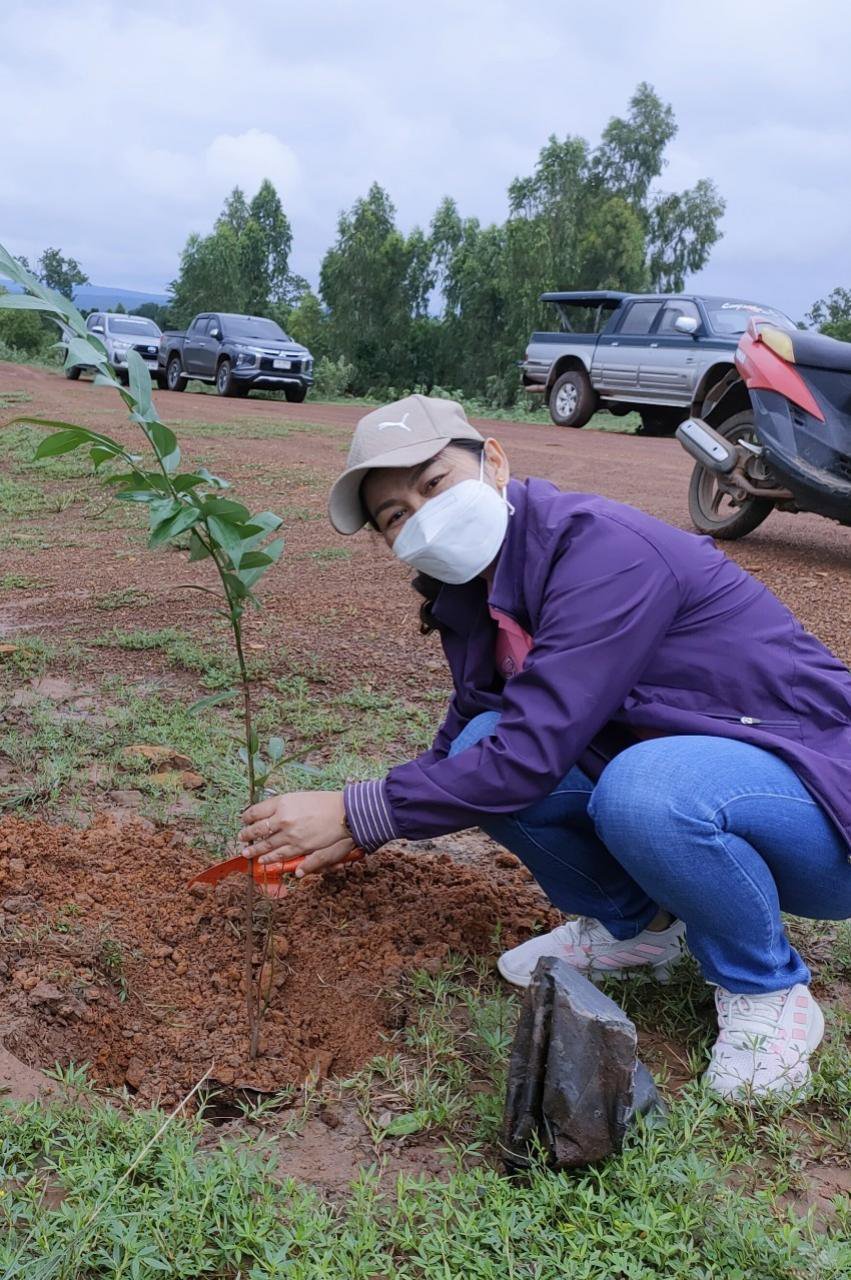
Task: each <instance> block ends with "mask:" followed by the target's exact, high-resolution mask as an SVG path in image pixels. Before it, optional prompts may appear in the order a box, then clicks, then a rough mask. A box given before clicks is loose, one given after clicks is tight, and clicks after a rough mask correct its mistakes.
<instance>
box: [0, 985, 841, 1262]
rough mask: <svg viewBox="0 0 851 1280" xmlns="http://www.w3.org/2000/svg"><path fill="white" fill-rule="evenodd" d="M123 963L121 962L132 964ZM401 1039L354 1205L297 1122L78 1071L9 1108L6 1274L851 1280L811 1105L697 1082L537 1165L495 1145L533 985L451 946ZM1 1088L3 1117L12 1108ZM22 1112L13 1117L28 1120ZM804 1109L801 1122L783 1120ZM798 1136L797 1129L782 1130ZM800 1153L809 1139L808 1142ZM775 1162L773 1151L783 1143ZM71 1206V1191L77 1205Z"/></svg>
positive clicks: (373, 1108)
mask: <svg viewBox="0 0 851 1280" xmlns="http://www.w3.org/2000/svg"><path fill="white" fill-rule="evenodd" d="M111 963H113V964H114V963H115V962H114V961H112V962H111ZM401 994H402V996H403V997H404V998H405V999H406V1001H407V1002H409V1004H410V1003H411V1002H412V1016H411V1019H410V1021H409V1026H408V1027H407V1028H406V1030H405V1032H404V1033H403V1035H402V1037H401V1040H400V1043H399V1045H398V1047H397V1051H396V1052H394V1053H390V1054H388V1056H387V1057H385V1058H381V1059H378V1060H376V1061H375V1062H373V1063H372V1064H370V1066H369V1067H368V1068H367V1069H365V1070H364V1071H363V1072H361V1073H359V1074H358V1076H356V1077H354V1078H353V1079H351V1080H350V1081H348V1082H346V1083H344V1084H343V1085H338V1086H335V1085H334V1084H333V1083H328V1084H326V1085H325V1086H324V1088H323V1091H322V1092H323V1093H324V1096H325V1097H328V1096H329V1094H330V1095H333V1091H334V1090H335V1089H340V1090H341V1091H342V1093H343V1094H344V1095H346V1094H347V1095H349V1096H351V1097H353V1098H355V1099H356V1100H357V1101H358V1103H359V1104H360V1107H361V1112H362V1114H363V1116H364V1119H365V1120H366V1122H367V1125H368V1128H369V1131H370V1134H371V1136H372V1139H373V1142H374V1149H375V1151H376V1163H375V1164H373V1165H369V1166H366V1167H364V1168H362V1171H361V1173H360V1174H359V1175H358V1177H357V1178H356V1180H355V1182H354V1183H353V1185H352V1186H351V1188H350V1190H349V1194H348V1195H347V1196H346V1197H345V1198H343V1199H342V1200H338V1201H337V1202H335V1203H329V1202H327V1201H326V1200H324V1199H323V1198H322V1197H321V1195H320V1194H319V1192H317V1191H315V1190H313V1189H311V1188H309V1187H307V1186H304V1185H300V1184H298V1183H296V1182H294V1181H292V1180H290V1179H287V1178H286V1176H285V1173H283V1172H282V1171H280V1170H279V1169H278V1168H277V1166H276V1162H275V1160H274V1158H273V1157H274V1151H275V1145H274V1143H275V1136H276V1133H278V1132H281V1133H286V1132H293V1131H295V1132H297V1131H298V1127H299V1124H300V1122H301V1121H302V1120H303V1118H304V1115H305V1114H306V1111H307V1110H309V1108H310V1107H311V1105H312V1104H313V1101H314V1100H317V1101H318V1100H321V1099H320V1098H316V1099H314V1098H312V1097H311V1096H310V1095H306V1098H305V1102H304V1105H303V1107H302V1108H301V1110H300V1111H299V1109H296V1111H295V1113H285V1114H284V1116H283V1117H282V1118H281V1120H280V1121H276V1118H275V1116H274V1115H273V1114H272V1113H270V1112H269V1110H268V1109H266V1108H264V1109H263V1110H262V1114H261V1113H260V1112H258V1113H257V1114H256V1115H255V1116H253V1117H252V1123H253V1126H254V1128H253V1136H251V1135H250V1134H244V1135H242V1136H239V1135H238V1133H236V1132H233V1131H232V1132H230V1133H229V1134H228V1135H227V1136H226V1137H224V1138H222V1137H221V1136H217V1135H216V1131H215V1130H211V1129H210V1128H208V1127H206V1126H205V1125H204V1124H203V1123H202V1122H201V1121H200V1120H198V1119H192V1118H181V1117H179V1118H177V1119H175V1120H173V1121H172V1122H171V1123H170V1124H168V1125H167V1126H166V1128H165V1131H164V1132H163V1133H162V1134H161V1136H160V1137H159V1138H156V1135H157V1133H158V1131H159V1130H160V1129H161V1127H162V1126H163V1124H164V1123H165V1117H164V1116H163V1115H162V1114H161V1113H159V1112H156V1111H132V1110H130V1109H129V1108H128V1107H127V1106H126V1105H122V1104H121V1102H120V1101H117V1102H115V1101H114V1102H112V1103H110V1102H109V1101H108V1100H106V1099H102V1098H100V1097H98V1096H97V1095H96V1094H95V1093H94V1092H93V1091H92V1090H91V1089H90V1087H89V1086H88V1085H87V1083H86V1079H85V1073H84V1072H83V1071H81V1070H80V1069H79V1068H73V1069H66V1070H65V1071H64V1072H63V1076H64V1079H65V1081H66V1084H67V1088H68V1095H69V1096H68V1100H67V1101H65V1102H62V1103H57V1102H54V1103H52V1104H49V1105H46V1104H44V1103H32V1104H29V1105H26V1106H23V1107H19V1108H18V1109H17V1110H16V1111H15V1112H14V1113H12V1112H11V1111H9V1112H7V1116H8V1120H7V1122H6V1123H4V1122H3V1121H2V1119H0V1169H2V1170H3V1176H4V1179H5V1181H4V1182H3V1183H2V1184H0V1223H3V1225H4V1226H5V1231H0V1273H2V1274H3V1276H4V1277H5V1278H6V1280H107V1278H110V1280H124V1278H125V1277H126V1278H127V1280H131V1278H132V1277H138V1278H139V1280H148V1277H155V1276H158V1275H162V1276H168V1277H172V1278H174V1280H179V1278H181V1277H182V1278H184V1280H197V1278H200V1277H202V1276H209V1277H216V1278H217V1280H237V1278H239V1280H272V1278H273V1277H274V1278H275V1280H278V1278H280V1280H283V1277H287V1280H389V1277H391V1276H392V1277H394V1278H395V1277H398V1278H399V1280H506V1278H511V1280H564V1278H569V1280H716V1278H717V1280H794V1278H795V1277H797V1278H798V1280H804V1278H805V1277H806V1280H845V1278H846V1277H847V1275H848V1273H849V1268H851V1244H849V1238H850V1237H851V1211H849V1206H848V1204H847V1202H846V1203H840V1202H837V1204H836V1206H835V1213H834V1216H833V1219H832V1221H831V1222H830V1223H829V1224H827V1225H823V1224H817V1223H816V1222H815V1221H814V1219H813V1218H812V1217H809V1218H807V1217H800V1216H798V1217H796V1216H794V1215H793V1213H792V1212H791V1211H790V1210H789V1209H788V1208H787V1207H786V1206H785V1205H784V1197H785V1196H788V1195H789V1193H794V1192H795V1191H796V1190H799V1189H800V1187H801V1186H802V1182H801V1177H800V1174H799V1173H798V1171H797V1167H796V1158H797V1160H798V1161H799V1156H800V1153H802V1152H803V1153H805V1152H806V1150H807V1141H806V1140H805V1141H804V1142H803V1144H801V1137H800V1134H797V1136H796V1130H795V1123H797V1122H799V1121H800V1119H801V1111H800V1110H795V1109H793V1111H792V1112H791V1113H790V1114H789V1115H788V1116H786V1117H784V1115H783V1114H782V1111H781V1109H778V1108H774V1109H773V1110H772V1109H766V1110H763V1111H760V1110H757V1111H756V1112H750V1113H748V1112H742V1111H739V1110H733V1109H731V1108H729V1107H727V1106H724V1105H723V1104H720V1103H717V1102H714V1101H712V1100H711V1099H709V1098H708V1097H706V1096H705V1095H704V1094H703V1093H702V1092H701V1091H700V1090H699V1088H697V1087H696V1086H689V1087H688V1088H687V1089H686V1090H685V1091H684V1092H683V1094H682V1095H681V1096H680V1097H679V1098H678V1099H676V1100H674V1101H673V1103H672V1106H671V1109H670V1113H669V1115H668V1116H667V1118H666V1119H664V1120H659V1119H658V1118H657V1119H648V1120H647V1121H641V1122H639V1123H638V1124H637V1125H636V1126H635V1127H634V1129H633V1130H632V1132H631V1134H630V1136H629V1138H628V1141H627V1145H626V1148H625V1151H624V1153H623V1154H622V1155H621V1156H620V1157H618V1158H615V1159H612V1160H610V1161H609V1162H607V1163H606V1164H605V1165H603V1166H600V1167H598V1168H594V1169H589V1170H584V1171H576V1172H573V1173H565V1174H553V1173H551V1172H549V1171H547V1169H546V1168H545V1167H544V1166H543V1164H542V1163H541V1162H537V1163H535V1164H533V1166H532V1168H531V1169H530V1170H529V1171H528V1173H527V1174H526V1175H524V1176H522V1177H515V1178H508V1177H506V1176H504V1175H503V1173H502V1172H501V1170H500V1167H499V1163H498V1161H497V1160H495V1159H492V1158H491V1157H490V1155H489V1152H492V1150H493V1146H492V1144H493V1143H494V1141H495V1140H496V1138H497V1134H498V1123H499V1114H500V1106H501V1095H502V1089H503V1086H504V1069H505V1060H506V1051H507V1046H508V1043H509V1039H510V1035H511V1027H512V1022H513V1018H514V1013H515V1009H516V1003H517V1002H516V1000H515V998H514V997H513V996H512V995H510V994H506V992H505V991H504V990H501V989H497V988H496V987H495V986H494V984H493V982H492V980H491V979H490V978H488V977H486V976H485V975H484V973H483V972H482V970H481V969H478V971H474V972H471V971H470V970H469V967H464V966H462V965H461V964H460V963H457V962H451V963H450V964H449V965H448V966H447V967H446V969H445V970H444V971H443V972H441V973H438V974H436V975H428V974H418V975H414V976H413V977H412V978H411V979H410V980H409V982H408V985H407V988H406V990H405V991H404V992H403V993H401ZM2 1113H3V1112H2V1104H0V1115H2ZM13 1114H14V1118H13ZM784 1119H787V1120H789V1121H790V1123H789V1124H788V1125H784ZM429 1133H431V1134H434V1135H440V1134H443V1135H444V1136H446V1138H447V1139H448V1146H447V1148H446V1157H445V1159H446V1173H445V1175H444V1176H442V1177H435V1176H431V1175H422V1176H420V1177H418V1178H417V1177H413V1176H410V1175H407V1176H403V1177H401V1178H399V1179H398V1180H397V1181H396V1183H395V1184H388V1182H387V1181H384V1182H383V1183H382V1181H381V1179H380V1176H379V1174H380V1161H381V1159H382V1154H383V1151H384V1149H385V1146H384V1144H385V1143H396V1142H398V1141H399V1140H400V1139H401V1138H403V1137H404V1136H405V1135H415V1136H416V1137H418V1138H419V1137H422V1136H424V1135H427V1134H429ZM784 1134H786V1135H787V1137H786V1139H784V1137H783V1135H784ZM796 1146H797V1147H799V1148H800V1151H798V1150H797V1149H796ZM769 1157H770V1159H769ZM57 1202H58V1203H57Z"/></svg>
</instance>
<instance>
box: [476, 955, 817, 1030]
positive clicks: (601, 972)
mask: <svg viewBox="0 0 851 1280" xmlns="http://www.w3.org/2000/svg"><path fill="white" fill-rule="evenodd" d="M680 959H681V956H674V957H673V958H672V959H670V960H663V961H662V963H661V964H656V965H646V964H636V965H630V966H629V968H627V969H592V968H588V969H583V968H580V967H579V965H572V966H571V967H572V968H574V969H576V970H577V971H578V972H579V973H581V974H583V975H584V976H585V977H586V978H588V980H589V981H590V982H594V983H597V982H600V980H601V979H602V978H629V977H631V976H632V975H633V974H637V973H646V972H647V970H648V969H649V970H650V972H651V973H652V975H653V977H654V978H655V979H656V981H657V982H658V983H659V984H660V985H661V986H665V985H666V984H667V983H668V982H670V980H671V970H672V969H673V967H674V965H675V964H677V963H678V962H679V960H680ZM567 963H569V962H568V961H565V964H567ZM496 967H497V970H498V971H499V975H500V977H502V978H504V979H505V981H506V982H510V983H511V985H512V986H513V987H523V988H525V987H528V986H529V985H530V984H531V981H532V975H531V973H530V974H526V975H521V974H517V973H512V972H511V971H510V970H508V969H506V968H505V966H504V965H503V963H502V956H500V957H499V958H498V959H497V962H496ZM823 1022H824V1020H823V1019H822V1023H823ZM816 1043H818V1042H816Z"/></svg>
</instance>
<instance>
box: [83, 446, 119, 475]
mask: <svg viewBox="0 0 851 1280" xmlns="http://www.w3.org/2000/svg"><path fill="white" fill-rule="evenodd" d="M115 456H116V453H115V450H114V449H109V448H107V447H106V445H102V444H93V445H92V450H91V453H90V454H89V457H90V458H91V460H92V462H93V463H94V464H95V471H97V469H98V467H101V466H103V464H104V463H105V462H110V461H111V460H112V459H114V458H115Z"/></svg>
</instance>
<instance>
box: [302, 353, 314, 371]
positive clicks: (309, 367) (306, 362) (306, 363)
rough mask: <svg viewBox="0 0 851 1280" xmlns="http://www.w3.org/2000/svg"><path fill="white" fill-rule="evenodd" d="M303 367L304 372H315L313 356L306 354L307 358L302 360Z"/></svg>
mask: <svg viewBox="0 0 851 1280" xmlns="http://www.w3.org/2000/svg"><path fill="white" fill-rule="evenodd" d="M301 367H302V370H303V372H304V373H312V372H313V356H305V358H304V359H303V360H302V362H301Z"/></svg>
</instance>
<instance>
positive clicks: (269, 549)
mask: <svg viewBox="0 0 851 1280" xmlns="http://www.w3.org/2000/svg"><path fill="white" fill-rule="evenodd" d="M283 549H284V540H283V538H277V539H276V540H275V541H274V542H270V543H269V545H268V546H266V547H264V548H263V550H262V551H259V552H258V551H249V552H247V553H246V554H245V555H244V556H243V557H242V561H241V563H240V567H239V576H240V579H241V580H242V582H244V583H245V585H246V587H248V588H249V589H250V588H251V587H253V586H256V584H257V583H258V582H259V581H260V579H261V578H262V577H263V574H264V573H265V572H266V571H267V569H268V568H269V565H270V564H275V563H276V561H277V560H278V559H279V557H280V555H281V552H282V551H283ZM257 555H262V556H264V557H265V558H266V560H267V561H268V562H269V563H267V564H264V565H261V566H258V567H257V568H255V569H253V568H251V566H250V565H249V563H248V562H249V559H250V557H252V556H257Z"/></svg>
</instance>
